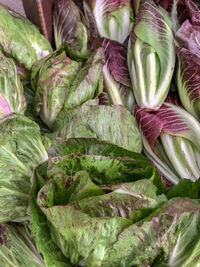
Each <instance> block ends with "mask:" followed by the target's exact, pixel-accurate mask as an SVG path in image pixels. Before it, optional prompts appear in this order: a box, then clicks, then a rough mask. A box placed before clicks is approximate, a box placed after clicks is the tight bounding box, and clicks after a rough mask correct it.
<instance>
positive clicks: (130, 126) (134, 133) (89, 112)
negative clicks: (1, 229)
mask: <svg viewBox="0 0 200 267" xmlns="http://www.w3.org/2000/svg"><path fill="white" fill-rule="evenodd" d="M53 131H54V132H53V134H51V135H49V137H50V138H51V139H52V140H53V139H54V138H55V137H59V138H62V139H67V138H72V137H86V138H90V137H91V138H98V139H100V140H103V141H108V142H110V143H112V144H115V145H118V146H120V147H123V148H125V149H128V150H131V151H134V152H138V153H140V152H141V150H142V141H141V136H140V133H139V130H138V128H137V124H136V120H135V118H134V117H133V116H132V115H131V114H130V112H129V111H128V110H127V109H126V108H124V107H123V106H103V105H101V106H99V105H97V104H95V103H93V102H92V103H91V102H90V101H89V102H86V103H85V104H83V105H82V106H80V107H78V108H76V109H69V110H67V109H66V110H62V111H61V112H60V114H59V116H58V117H57V120H56V121H55V123H54V125H53Z"/></svg>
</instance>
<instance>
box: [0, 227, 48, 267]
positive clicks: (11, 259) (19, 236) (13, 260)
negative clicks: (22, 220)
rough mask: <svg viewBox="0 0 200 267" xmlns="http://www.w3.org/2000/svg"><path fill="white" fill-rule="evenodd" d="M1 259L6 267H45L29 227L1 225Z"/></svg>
mask: <svg viewBox="0 0 200 267" xmlns="http://www.w3.org/2000/svg"><path fill="white" fill-rule="evenodd" d="M0 257H1V265H2V266H4V267H11V266H15V267H27V266H31V267H45V264H44V261H43V259H42V256H41V255H40V254H39V252H38V251H37V249H36V247H35V244H34V240H33V238H32V237H31V233H30V229H28V227H27V225H18V224H14V223H5V224H0Z"/></svg>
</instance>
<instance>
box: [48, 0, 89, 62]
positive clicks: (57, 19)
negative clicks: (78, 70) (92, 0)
mask: <svg viewBox="0 0 200 267" xmlns="http://www.w3.org/2000/svg"><path fill="white" fill-rule="evenodd" d="M84 20H85V19H84V17H83V14H82V13H81V11H80V10H79V8H78V6H76V4H75V3H74V2H73V1H72V0H60V1H58V2H56V3H55V6H54V12H53V24H54V37H55V43H56V47H57V48H59V47H60V46H61V45H62V44H63V43H65V44H67V46H68V47H69V49H72V50H75V51H77V52H78V53H80V54H83V56H84V55H85V56H86V57H87V54H88V51H87V43H88V36H87V28H86V25H85V21H84Z"/></svg>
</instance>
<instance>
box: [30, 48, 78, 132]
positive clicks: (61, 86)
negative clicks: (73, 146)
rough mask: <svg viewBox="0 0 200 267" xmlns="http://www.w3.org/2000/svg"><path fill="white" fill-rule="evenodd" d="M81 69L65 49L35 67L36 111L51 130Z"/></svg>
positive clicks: (33, 77)
mask: <svg viewBox="0 0 200 267" xmlns="http://www.w3.org/2000/svg"><path fill="white" fill-rule="evenodd" d="M80 68H81V63H80V62H76V61H73V60H71V59H70V58H68V57H66V54H65V52H64V48H61V49H60V50H57V51H55V52H53V53H51V54H50V55H49V56H47V57H45V58H44V59H42V60H41V62H37V63H36V64H35V65H34V68H33V70H32V79H34V81H32V84H33V86H34V85H35V90H36V93H35V110H36V113H37V114H38V115H40V117H41V119H42V120H43V122H44V123H46V124H47V125H48V126H49V128H51V126H52V124H53V122H54V121H55V119H56V117H57V116H58V114H59V112H60V111H61V109H62V108H63V105H64V102H65V99H66V97H67V95H68V94H69V92H70V89H71V84H72V82H73V80H74V79H75V77H76V75H77V72H78V71H79V70H80ZM36 73H37V74H36ZM33 82H34V83H35V84H34V83H33Z"/></svg>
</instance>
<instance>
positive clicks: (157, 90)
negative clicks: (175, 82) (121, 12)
mask: <svg viewBox="0 0 200 267" xmlns="http://www.w3.org/2000/svg"><path fill="white" fill-rule="evenodd" d="M174 65H175V49H174V37H173V33H172V23H171V21H170V18H169V17H168V15H167V13H166V12H165V11H164V10H163V9H162V8H158V7H157V6H156V4H155V3H154V2H153V0H150V1H149V0H148V1H147V0H144V1H142V2H141V3H140V6H139V11H138V14H137V16H136V19H135V23H134V26H133V28H132V31H131V34H130V39H129V46H128V67H129V72H130V76H131V81H132V85H133V91H134V95H135V98H136V102H137V104H138V105H139V107H140V108H144V109H146V110H158V109H159V108H160V106H161V105H162V103H163V102H164V100H165V98H166V96H167V94H168V91H169V87H170V82H171V78H172V75H173V71H174Z"/></svg>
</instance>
